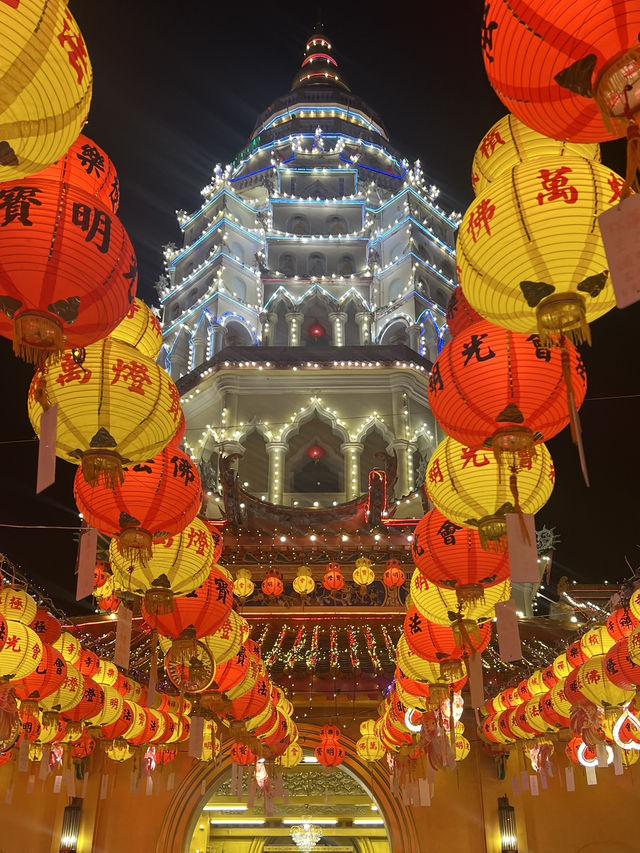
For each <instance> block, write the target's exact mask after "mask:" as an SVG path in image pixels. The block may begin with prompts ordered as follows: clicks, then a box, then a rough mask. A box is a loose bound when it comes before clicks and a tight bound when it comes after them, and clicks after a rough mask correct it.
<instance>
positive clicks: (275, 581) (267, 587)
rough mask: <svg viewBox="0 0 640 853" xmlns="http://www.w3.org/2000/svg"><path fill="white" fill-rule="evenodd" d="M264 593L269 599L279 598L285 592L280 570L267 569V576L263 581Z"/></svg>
mask: <svg viewBox="0 0 640 853" xmlns="http://www.w3.org/2000/svg"><path fill="white" fill-rule="evenodd" d="M262 592H263V594H264V595H266V596H267V597H268V598H279V596H281V595H282V593H283V592H284V584H283V583H282V572H280V571H278V569H267V575H266V577H265V579H264V580H263V581H262Z"/></svg>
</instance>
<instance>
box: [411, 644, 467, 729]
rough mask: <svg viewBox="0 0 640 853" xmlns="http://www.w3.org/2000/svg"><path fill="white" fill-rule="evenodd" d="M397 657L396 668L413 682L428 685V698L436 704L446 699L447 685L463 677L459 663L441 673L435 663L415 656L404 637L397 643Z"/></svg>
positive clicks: (447, 694)
mask: <svg viewBox="0 0 640 853" xmlns="http://www.w3.org/2000/svg"><path fill="white" fill-rule="evenodd" d="M397 657H398V666H399V667H400V669H401V671H402V673H403V674H404V675H406V676H408V677H409V678H410V679H411V680H413V681H416V682H418V683H423V684H428V685H429V693H430V697H431V699H433V700H434V701H436V702H440V701H443V700H445V699H447V698H448V696H449V688H448V686H447V685H449V684H453V683H455V682H459V681H460V680H461V679H463V678H464V677H465V676H464V668H463V666H462V664H461V663H460V662H458V663H459V666H458V667H457V669H453V668H451V669H448V670H447V669H445V670H444V671H443V670H441V668H440V666H439V665H438V664H437V663H435V662H433V661H428V660H426V658H422V657H420V656H419V655H417V654H416V653H415V652H414V651H413V650H412V649H411V647H410V646H409V644H408V642H407V639H406V637H405V636H404V635H403V636H402V637H400V640H399V641H398V651H397ZM461 669H462V673H461ZM402 715H404V711H402ZM402 715H400V716H402ZM400 716H399V718H400Z"/></svg>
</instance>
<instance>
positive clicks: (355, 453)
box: [340, 441, 364, 501]
mask: <svg viewBox="0 0 640 853" xmlns="http://www.w3.org/2000/svg"><path fill="white" fill-rule="evenodd" d="M363 448H364V445H363V444H362V443H361V442H360V441H345V443H344V444H341V445H340V450H342V452H343V454H344V491H345V499H346V500H347V501H352V500H353V499H354V498H357V497H358V495H359V494H360V454H361V453H362V450H363Z"/></svg>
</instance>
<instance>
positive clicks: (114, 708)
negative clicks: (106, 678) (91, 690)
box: [87, 679, 124, 726]
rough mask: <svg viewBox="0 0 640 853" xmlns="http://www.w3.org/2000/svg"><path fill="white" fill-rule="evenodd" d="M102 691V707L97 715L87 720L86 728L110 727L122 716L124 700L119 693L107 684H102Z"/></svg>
mask: <svg viewBox="0 0 640 853" xmlns="http://www.w3.org/2000/svg"><path fill="white" fill-rule="evenodd" d="M94 680H95V679H94ZM102 690H103V691H104V705H103V706H102V710H101V711H100V713H99V714H96V716H95V717H91V718H90V719H88V720H87V725H88V726H110V725H112V724H113V723H115V722H116V720H119V719H120V715H121V714H122V711H123V708H124V698H123V697H122V696H121V695H120V693H118V691H117V690H116V689H115V688H114V687H110V686H109V685H108V684H103V685H102Z"/></svg>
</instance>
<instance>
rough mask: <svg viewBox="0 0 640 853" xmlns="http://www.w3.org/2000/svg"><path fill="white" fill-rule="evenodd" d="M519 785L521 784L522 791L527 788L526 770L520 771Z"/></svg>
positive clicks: (527, 777) (527, 776)
mask: <svg viewBox="0 0 640 853" xmlns="http://www.w3.org/2000/svg"><path fill="white" fill-rule="evenodd" d="M520 785H521V786H522V790H523V791H528V790H529V774H528V773H527V771H526V770H521V771H520Z"/></svg>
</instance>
